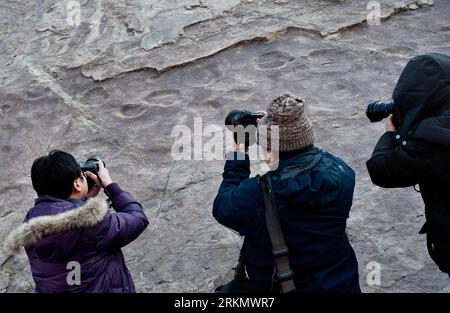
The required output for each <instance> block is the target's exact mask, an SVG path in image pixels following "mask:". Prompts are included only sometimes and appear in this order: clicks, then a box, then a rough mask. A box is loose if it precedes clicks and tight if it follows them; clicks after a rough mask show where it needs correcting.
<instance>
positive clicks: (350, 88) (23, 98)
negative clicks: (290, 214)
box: [0, 0, 450, 292]
mask: <svg viewBox="0 0 450 313" xmlns="http://www.w3.org/2000/svg"><path fill="white" fill-rule="evenodd" d="M68 3H69V1H56V0H45V1H41V2H34V1H25V0H11V1H3V2H2V3H0V16H1V19H0V27H1V28H0V36H1V44H0V64H1V65H0V66H1V72H0V81H1V84H0V131H1V136H0V158H1V160H2V162H1V164H0V171H1V173H2V174H3V175H2V180H1V181H0V194H1V196H0V238H4V237H5V236H6V235H7V234H8V233H9V231H11V230H12V229H13V227H15V226H17V225H18V224H19V223H20V222H21V221H22V220H23V217H24V215H25V213H26V211H27V210H28V208H30V207H31V206H32V205H33V199H34V198H35V194H34V191H33V189H32V186H31V182H30V174H29V171H30V167H31V163H32V161H33V160H34V158H36V157H38V156H40V155H42V154H44V153H46V152H48V151H50V150H51V149H55V148H58V149H62V150H66V151H69V152H71V153H73V154H74V155H75V157H76V158H77V159H79V160H80V161H81V160H84V159H85V158H86V157H88V156H90V155H92V154H99V155H101V156H103V158H104V159H105V161H106V163H107V166H108V168H109V169H110V172H111V173H112V176H113V178H114V179H115V180H117V181H118V182H119V183H120V184H121V186H122V187H123V188H124V189H126V190H128V191H130V192H132V193H133V194H134V195H135V196H136V197H137V198H138V199H139V200H140V201H141V202H142V203H143V205H144V207H145V209H146V213H147V214H148V216H149V218H150V221H151V224H150V226H149V228H148V229H147V230H146V231H145V233H144V234H143V235H142V236H140V237H139V239H138V240H136V241H135V242H133V243H132V244H131V245H129V246H128V247H126V248H125V249H124V250H125V255H126V258H127V261H128V264H129V268H130V271H131V273H132V276H133V278H134V280H135V284H136V287H137V289H138V291H140V292H183V291H186V292H210V291H212V290H213V289H214V288H215V286H217V285H219V284H221V283H223V282H225V281H227V280H229V279H230V278H231V276H232V270H231V268H232V267H233V266H234V265H235V262H236V258H237V255H238V252H239V248H240V243H241V238H240V237H239V236H238V235H237V234H235V233H234V232H232V231H229V230H227V229H226V228H224V227H222V226H220V225H218V224H217V222H216V221H215V220H214V219H213V218H212V216H211V206H212V201H213V199H214V196H215V193H216V191H217V188H218V186H219V184H220V181H221V176H220V175H221V173H222V167H223V161H220V160H219V161H217V160H216V161H205V160H194V158H192V160H181V161H175V160H173V158H172V157H171V149H172V145H173V143H174V140H175V138H173V137H171V131H172V129H173V127H174V126H175V125H180V124H184V125H187V126H189V127H190V128H191V129H193V123H194V118H195V117H202V122H203V126H206V125H210V124H216V125H219V126H221V125H222V123H223V120H224V117H225V115H226V114H227V112H228V111H229V110H231V109H234V108H242V107H245V108H247V109H250V110H257V109H264V106H265V105H266V104H267V102H268V101H269V100H270V98H271V97H273V96H275V95H277V94H279V93H282V92H291V93H293V94H296V95H300V96H302V97H303V98H305V99H306V101H307V105H308V111H309V113H310V115H311V117H312V120H313V122H314V124H315V128H316V134H317V139H318V140H317V142H318V144H319V145H320V146H321V147H323V148H324V149H327V150H329V151H330V152H332V153H334V154H336V155H338V156H340V157H342V158H343V159H344V160H346V161H347V162H348V163H349V164H350V165H351V166H352V167H353V168H354V169H355V171H356V172H357V186H356V190H355V198H354V206H353V209H352V212H351V218H350V219H349V222H348V234H349V237H350V239H351V242H352V244H353V246H354V248H355V250H356V253H357V256H358V259H359V263H360V275H361V286H362V289H363V291H365V292H439V291H441V292H448V290H449V289H448V288H449V280H448V276H447V275H445V274H443V273H440V272H439V271H438V269H437V267H436V266H435V265H434V264H433V262H432V261H431V259H430V258H429V256H428V254H427V252H426V247H425V238H424V237H423V236H421V235H419V234H418V231H419V229H420V227H421V225H422V223H423V222H424V212H423V203H422V200H421V198H420V195H419V194H417V193H415V192H414V191H413V190H412V189H410V188H408V189H398V190H385V189H381V188H378V187H376V186H374V185H373V184H372V183H371V182H370V179H369V177H368V174H367V172H366V169H365V161H366V160H367V158H368V157H369V156H370V154H371V152H372V149H373V146H374V144H375V143H376V141H377V139H378V137H379V136H380V135H381V134H382V132H383V129H384V125H383V124H382V123H377V124H369V122H368V121H367V119H366V117H365V114H364V109H365V104H366V103H367V101H368V100H374V99H389V97H390V95H391V93H392V89H393V87H394V84H395V83H396V80H397V78H398V76H399V74H400V72H401V70H402V68H403V67H404V65H405V64H406V62H407V61H408V59H409V58H411V57H412V56H414V55H417V54H420V53H425V52H429V51H434V52H441V53H446V54H450V48H449V45H448V43H449V42H450V20H449V19H448V16H449V15H450V1H448V0H441V1H435V3H434V5H433V1H404V2H401V1H387V0H383V1H378V3H379V4H380V7H379V8H380V23H379V24H380V25H371V26H369V25H368V23H367V19H368V18H369V17H373V12H374V10H377V8H376V7H369V6H368V2H367V1H360V0H352V1H349V0H347V1H319V0H316V1H312V0H309V1H306V0H305V1H292V0H291V1H274V0H265V1H262V0H260V1H258V0H254V1H249V0H247V1H238V0H235V1H234V0H227V1H223V0H209V1H206V0H202V1H200V0H197V1H194V0H189V1H187V0H186V1H182V0H172V1H156V0H151V1H142V0H128V1H88V0H84V1H79V2H76V1H72V2H71V3H70V5H71V6H69V9H68V6H67V4H68ZM77 3H78V4H79V8H80V14H79V17H80V18H79V19H78V18H77V14H76V8H77ZM74 8H75V9H74ZM412 9H414V10H412ZM74 10H75V11H74ZM371 14H372V15H371ZM206 140H208V138H205V141H206ZM256 165H257V164H255V166H254V167H255V169H256V168H257V166H256ZM6 257H7V256H5V255H3V254H1V253H0V264H1V263H3V261H5V259H6ZM371 261H376V262H379V263H380V264H381V285H379V286H378V285H375V286H370V285H368V284H367V281H366V275H367V274H368V273H369V271H370V269H368V268H367V265H368V264H369V262H371ZM33 290H34V286H33V281H32V278H31V273H30V269H29V265H28V261H27V258H26V256H25V254H24V253H22V254H21V255H20V256H19V257H16V258H15V259H13V260H9V261H7V262H6V263H5V265H4V266H2V267H1V269H0V292H2V291H6V292H32V291H33Z"/></svg>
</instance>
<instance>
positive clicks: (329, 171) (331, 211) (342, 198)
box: [213, 95, 361, 293]
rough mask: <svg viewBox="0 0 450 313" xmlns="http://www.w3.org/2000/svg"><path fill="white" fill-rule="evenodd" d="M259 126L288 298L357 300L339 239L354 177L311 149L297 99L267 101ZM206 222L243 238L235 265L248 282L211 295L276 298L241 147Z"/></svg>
mask: <svg viewBox="0 0 450 313" xmlns="http://www.w3.org/2000/svg"><path fill="white" fill-rule="evenodd" d="M260 125H266V126H265V127H266V128H267V132H265V133H264V132H261V131H260V129H261V127H258V133H259V144H260V145H261V146H262V147H263V148H264V150H265V154H266V162H267V164H268V165H269V167H270V168H271V171H269V173H268V175H270V177H271V180H272V186H273V189H274V193H275V199H276V203H277V208H278V211H279V218H280V224H281V228H282V230H283V235H284V239H285V241H286V245H287V247H288V248H289V255H288V256H289V262H290V267H291V269H292V271H293V272H294V282H295V287H296V291H297V292H315V293H316V292H333V293H358V292H361V290H360V286H359V276H358V263H357V260H356V256H355V253H354V251H353V248H352V246H351V245H350V243H349V240H348V237H347V234H346V221H347V218H348V217H349V212H350V208H351V206H352V199H353V191H354V187H355V173H354V171H353V170H352V169H351V168H350V167H349V166H348V165H347V164H346V163H345V162H344V161H343V160H341V159H339V158H337V157H335V156H333V155H331V154H330V153H327V152H325V151H323V150H321V149H319V148H317V147H315V146H314V134H313V129H312V123H311V121H310V120H309V119H308V118H307V117H306V115H305V113H304V101H303V100H302V99H301V98H293V97H291V96H289V95H281V96H279V97H277V98H275V99H273V100H272V102H271V103H270V105H269V107H268V112H267V114H266V115H265V116H264V117H263V118H262V120H261V121H259V126H260ZM274 126H277V128H278V131H277V134H278V138H279V143H278V149H277V151H276V150H275V149H276V148H275V147H276V145H275V144H273V143H272V142H271V141H273V140H271V138H272V136H271V130H272V129H275V127H274ZM272 148H273V149H272ZM277 154H278V157H277ZM213 216H214V217H215V219H216V220H217V221H218V222H219V223H221V224H222V225H225V226H226V227H229V228H231V229H233V230H235V231H238V232H239V234H240V235H241V236H245V239H244V244H243V248H242V257H243V262H244V264H245V269H246V273H247V276H248V277H247V280H246V281H237V280H233V281H232V282H230V283H228V284H226V285H224V286H221V287H219V288H218V290H217V291H218V292H251V291H257V292H278V291H279V283H277V281H276V279H274V277H275V275H274V273H275V263H274V257H273V256H272V251H271V250H272V246H271V241H270V238H269V234H268V232H267V229H266V223H265V215H264V204H263V195H262V192H261V186H260V182H259V177H250V161H249V157H248V154H247V153H246V151H245V147H243V145H241V146H239V147H238V146H236V148H235V151H232V152H229V153H228V154H227V161H226V163H225V169H224V173H223V182H222V184H221V185H220V188H219V191H218V194H217V196H216V198H215V200H214V204H213Z"/></svg>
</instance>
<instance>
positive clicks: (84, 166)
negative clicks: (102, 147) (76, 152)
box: [80, 155, 112, 198]
mask: <svg viewBox="0 0 450 313" xmlns="http://www.w3.org/2000/svg"><path fill="white" fill-rule="evenodd" d="M80 168H81V171H82V172H83V173H85V175H86V179H87V183H88V190H89V191H88V198H90V197H95V196H96V195H97V194H98V193H99V191H100V189H101V188H102V187H103V188H106V187H108V185H110V184H111V183H112V179H111V176H110V175H109V171H108V170H107V169H106V167H105V162H103V161H102V160H101V158H100V157H99V156H97V155H94V156H92V157H90V158H89V159H88V160H87V161H86V162H84V163H80Z"/></svg>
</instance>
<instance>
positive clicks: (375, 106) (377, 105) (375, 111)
mask: <svg viewBox="0 0 450 313" xmlns="http://www.w3.org/2000/svg"><path fill="white" fill-rule="evenodd" d="M394 110H395V104H394V103H393V102H382V101H375V102H371V103H369V104H368V105H367V110H366V115H367V118H368V119H369V120H370V121H371V122H372V123H373V122H379V121H381V120H382V119H384V118H386V117H388V116H389V115H390V114H392V113H393V112H394Z"/></svg>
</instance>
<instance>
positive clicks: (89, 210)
mask: <svg viewBox="0 0 450 313" xmlns="http://www.w3.org/2000/svg"><path fill="white" fill-rule="evenodd" d="M107 190H108V192H109V194H110V197H111V202H112V206H113V208H114V210H115V211H116V212H115V213H110V212H109V211H108V204H107V202H106V201H105V200H104V199H101V198H100V197H95V198H92V199H89V200H88V201H87V202H84V203H83V202H81V204H80V203H79V204H77V203H74V202H69V201H66V200H61V199H57V198H54V197H50V196H42V197H39V198H38V199H36V203H35V206H34V207H33V208H32V209H30V210H29V211H28V214H27V216H26V218H25V221H24V223H23V224H22V225H20V226H19V227H18V228H17V229H16V230H14V231H13V232H12V233H11V234H10V235H9V236H8V238H7V240H6V242H5V245H4V247H5V249H6V250H9V251H10V253H11V254H14V252H17V251H18V250H19V248H20V247H21V246H25V250H26V253H27V255H28V258H29V260H30V265H31V271H32V273H33V279H34V281H35V283H36V291H37V292H40V293H42V292H45V293H47V292H59V293H61V292H68V293H73V292H135V288H134V284H133V280H132V278H131V275H130V273H129V271H128V269H127V267H126V265H125V260H124V257H123V254H122V251H121V247H123V246H126V245H127V244H129V243H130V242H132V241H133V240H135V239H136V238H137V237H138V236H139V235H140V234H141V233H142V232H143V231H144V230H145V228H146V227H147V225H148V220H147V217H146V215H145V213H144V211H143V209H142V206H141V205H140V204H139V203H138V202H136V200H135V199H134V198H133V196H131V195H130V194H129V193H127V192H124V191H122V190H121V189H120V187H119V186H118V185H117V184H116V183H113V184H111V185H109V186H108V187H107ZM73 261H76V262H78V263H70V262H73ZM73 264H79V268H80V271H79V273H80V276H79V277H80V284H79V285H78V282H77V281H76V280H74V279H76V276H74V272H73V270H74V269H76V268H77V267H74V266H73ZM68 277H69V280H68Z"/></svg>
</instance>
